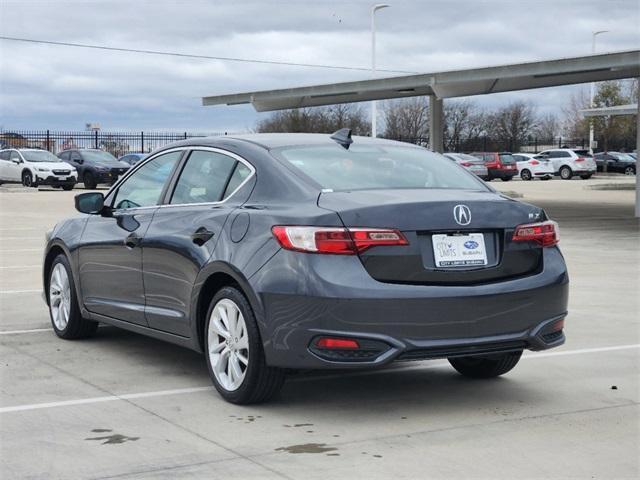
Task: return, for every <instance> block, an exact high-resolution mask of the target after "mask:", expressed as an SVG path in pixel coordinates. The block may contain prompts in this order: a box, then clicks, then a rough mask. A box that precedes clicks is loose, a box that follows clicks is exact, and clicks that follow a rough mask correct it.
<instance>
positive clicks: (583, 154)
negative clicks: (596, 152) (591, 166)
mask: <svg viewBox="0 0 640 480" xmlns="http://www.w3.org/2000/svg"><path fill="white" fill-rule="evenodd" d="M574 152H576V155H578V156H580V157H589V158H591V157H593V155H591V152H590V151H589V150H574Z"/></svg>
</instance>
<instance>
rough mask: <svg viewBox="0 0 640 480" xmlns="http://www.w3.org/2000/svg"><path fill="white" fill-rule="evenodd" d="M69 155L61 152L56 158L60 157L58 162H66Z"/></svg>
mask: <svg viewBox="0 0 640 480" xmlns="http://www.w3.org/2000/svg"><path fill="white" fill-rule="evenodd" d="M70 155H71V152H62V153H61V154H60V155H58V157H60V160H64V161H68V160H69V156H70Z"/></svg>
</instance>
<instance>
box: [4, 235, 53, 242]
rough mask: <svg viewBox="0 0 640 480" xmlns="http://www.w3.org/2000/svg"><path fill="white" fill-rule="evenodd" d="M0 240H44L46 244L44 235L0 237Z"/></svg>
mask: <svg viewBox="0 0 640 480" xmlns="http://www.w3.org/2000/svg"><path fill="white" fill-rule="evenodd" d="M0 240H42V241H43V242H44V235H43V236H42V237H0Z"/></svg>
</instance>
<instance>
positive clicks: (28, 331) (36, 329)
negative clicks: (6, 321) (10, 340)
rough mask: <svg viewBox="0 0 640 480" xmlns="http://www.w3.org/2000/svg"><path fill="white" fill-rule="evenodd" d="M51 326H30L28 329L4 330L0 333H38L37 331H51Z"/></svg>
mask: <svg viewBox="0 0 640 480" xmlns="http://www.w3.org/2000/svg"><path fill="white" fill-rule="evenodd" d="M51 331H53V330H52V329H51V328H32V329H30V330H6V331H4V332H3V331H0V335H18V334H20V333H38V332H51Z"/></svg>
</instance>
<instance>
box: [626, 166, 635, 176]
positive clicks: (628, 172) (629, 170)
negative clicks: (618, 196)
mask: <svg viewBox="0 0 640 480" xmlns="http://www.w3.org/2000/svg"><path fill="white" fill-rule="evenodd" d="M624 174H625V175H635V174H636V170H635V169H634V168H633V167H627V168H625V169H624Z"/></svg>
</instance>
